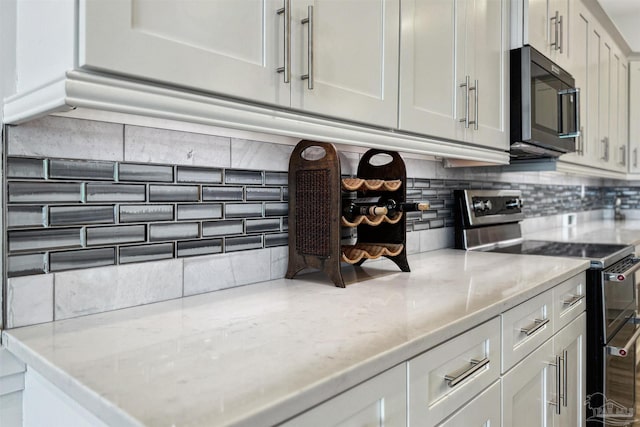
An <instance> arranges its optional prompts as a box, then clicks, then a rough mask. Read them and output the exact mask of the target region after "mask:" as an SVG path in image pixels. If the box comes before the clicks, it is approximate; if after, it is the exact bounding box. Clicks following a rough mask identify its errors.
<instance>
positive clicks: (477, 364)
mask: <svg viewBox="0 0 640 427" xmlns="http://www.w3.org/2000/svg"><path fill="white" fill-rule="evenodd" d="M470 363H471V367H470V368H469V369H467V370H466V371H464V372H463V373H461V374H460V375H458V376H456V377H454V376H452V375H445V376H444V380H445V381H446V382H447V385H448V386H449V387H455V386H457V385H458V384H460V383H461V382H462V381H464V380H466V379H467V378H469V377H470V376H471V375H473V374H475V373H476V372H478V371H479V370H480V369H482V368H484V367H485V366H486V365H488V364H489V359H488V358H486V357H485V358H484V359H482V360H475V359H471V362H470Z"/></svg>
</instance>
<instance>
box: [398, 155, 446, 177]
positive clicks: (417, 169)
mask: <svg viewBox="0 0 640 427" xmlns="http://www.w3.org/2000/svg"><path fill="white" fill-rule="evenodd" d="M403 160H404V166H405V168H406V169H407V177H409V178H428V179H433V178H435V177H436V170H437V168H439V167H441V166H439V165H438V163H437V162H434V161H431V160H422V159H411V158H404V159H403Z"/></svg>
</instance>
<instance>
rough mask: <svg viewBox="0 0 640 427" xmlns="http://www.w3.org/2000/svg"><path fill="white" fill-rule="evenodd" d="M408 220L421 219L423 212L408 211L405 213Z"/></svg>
mask: <svg viewBox="0 0 640 427" xmlns="http://www.w3.org/2000/svg"><path fill="white" fill-rule="evenodd" d="M405 216H406V219H407V221H415V220H419V219H420V218H422V212H419V211H416V212H407V213H406V214H405Z"/></svg>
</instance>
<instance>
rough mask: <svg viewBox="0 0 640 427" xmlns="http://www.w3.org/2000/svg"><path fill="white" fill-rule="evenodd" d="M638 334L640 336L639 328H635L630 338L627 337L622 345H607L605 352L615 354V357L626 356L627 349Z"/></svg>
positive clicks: (633, 342) (634, 341)
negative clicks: (627, 339)
mask: <svg viewBox="0 0 640 427" xmlns="http://www.w3.org/2000/svg"><path fill="white" fill-rule="evenodd" d="M639 336H640V328H638V329H636V331H635V332H634V334H633V335H632V336H631V338H629V341H627V342H626V344H625V345H624V347H614V346H612V345H608V346H607V354H610V355H611V356H617V357H627V355H628V354H629V350H630V349H631V346H632V345H634V344H635V343H636V341H637V340H638V337H639Z"/></svg>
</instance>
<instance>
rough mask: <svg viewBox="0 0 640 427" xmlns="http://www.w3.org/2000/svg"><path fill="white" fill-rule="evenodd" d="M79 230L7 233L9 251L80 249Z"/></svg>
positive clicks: (61, 229) (62, 229) (50, 229)
mask: <svg viewBox="0 0 640 427" xmlns="http://www.w3.org/2000/svg"><path fill="white" fill-rule="evenodd" d="M81 231H82V229H81V228H48V229H44V230H20V231H9V233H8V241H9V251H10V252H13V251H27V250H38V249H49V248H51V249H53V248H67V247H80V246H81V243H82V239H81Z"/></svg>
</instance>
